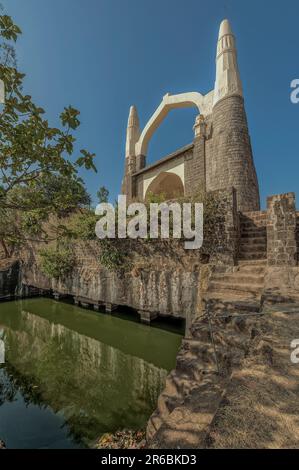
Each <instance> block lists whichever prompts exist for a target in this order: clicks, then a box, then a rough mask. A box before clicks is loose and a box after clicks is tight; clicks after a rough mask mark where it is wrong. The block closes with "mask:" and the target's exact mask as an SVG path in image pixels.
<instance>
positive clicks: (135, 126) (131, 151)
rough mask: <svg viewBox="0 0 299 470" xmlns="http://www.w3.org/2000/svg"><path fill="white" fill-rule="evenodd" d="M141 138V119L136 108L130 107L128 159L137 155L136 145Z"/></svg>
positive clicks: (127, 141) (127, 144)
mask: <svg viewBox="0 0 299 470" xmlns="http://www.w3.org/2000/svg"><path fill="white" fill-rule="evenodd" d="M139 136H140V128H139V117H138V113H137V108H136V106H134V105H133V106H131V107H130V112H129V119H128V127H127V139H126V157H131V156H133V155H135V145H136V143H137V141H138V139H139Z"/></svg>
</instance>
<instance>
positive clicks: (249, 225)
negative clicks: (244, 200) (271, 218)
mask: <svg viewBox="0 0 299 470" xmlns="http://www.w3.org/2000/svg"><path fill="white" fill-rule="evenodd" d="M240 229H241V231H242V230H243V231H250V230H264V231H266V230H267V227H266V225H265V224H263V223H262V222H260V223H257V222H256V223H254V222H242V223H241V225H240Z"/></svg>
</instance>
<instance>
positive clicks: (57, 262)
mask: <svg viewBox="0 0 299 470" xmlns="http://www.w3.org/2000/svg"><path fill="white" fill-rule="evenodd" d="M39 254H40V258H41V263H40V268H41V271H42V272H43V273H44V274H45V275H46V276H48V277H50V278H54V279H59V278H63V277H65V276H67V275H68V274H69V273H70V272H71V271H72V269H73V266H74V255H73V253H72V250H71V249H70V248H65V247H63V248H57V249H55V248H46V249H44V250H41V251H40V253H39Z"/></svg>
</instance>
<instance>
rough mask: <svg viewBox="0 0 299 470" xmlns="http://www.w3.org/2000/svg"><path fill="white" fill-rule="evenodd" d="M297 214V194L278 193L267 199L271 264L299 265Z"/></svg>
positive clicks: (268, 242)
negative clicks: (298, 261)
mask: <svg viewBox="0 0 299 470" xmlns="http://www.w3.org/2000/svg"><path fill="white" fill-rule="evenodd" d="M296 224H297V214H296V204H295V194H294V193H287V194H278V195H276V196H271V197H269V198H268V200H267V258H268V265H269V266H290V267H292V266H296V265H297V253H298V248H297V240H296V234H297V225H296Z"/></svg>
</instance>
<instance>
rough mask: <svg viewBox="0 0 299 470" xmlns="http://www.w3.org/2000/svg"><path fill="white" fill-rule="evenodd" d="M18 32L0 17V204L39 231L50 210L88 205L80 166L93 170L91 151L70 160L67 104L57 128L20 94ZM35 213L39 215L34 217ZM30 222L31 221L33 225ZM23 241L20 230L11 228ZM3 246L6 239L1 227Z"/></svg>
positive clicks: (74, 120)
mask: <svg viewBox="0 0 299 470" xmlns="http://www.w3.org/2000/svg"><path fill="white" fill-rule="evenodd" d="M20 34H21V30H20V28H19V27H18V26H17V25H15V24H14V23H13V20H12V19H11V17H9V16H7V15H0V79H1V80H2V81H3V82H4V85H5V97H6V99H5V104H4V106H3V110H2V112H1V113H0V169H1V173H0V208H1V211H2V214H3V211H6V213H7V214H6V215H5V217H4V218H3V219H2V220H1V221H0V225H3V224H4V222H3V221H5V220H6V218H7V217H9V215H8V213H9V212H13V213H14V214H15V216H14V217H15V219H17V218H18V217H17V215H16V214H17V212H20V211H22V212H23V213H24V212H28V213H29V214H28V215H27V216H24V220H23V226H24V227H27V228H29V229H30V231H31V232H32V231H33V232H35V233H38V232H39V228H38V227H36V228H34V227H33V226H34V225H36V226H38V225H40V223H41V222H42V221H44V220H45V218H46V217H47V216H48V215H49V214H50V213H57V214H58V215H59V216H64V215H65V214H67V213H69V212H70V211H72V210H73V209H74V208H75V207H78V205H79V206H80V205H81V206H82V205H83V206H85V205H89V204H90V197H89V196H88V195H87V193H86V190H85V188H84V186H83V182H82V180H81V179H80V178H79V177H78V171H79V169H80V167H84V168H85V169H88V170H89V169H92V170H94V171H96V168H95V165H94V156H95V155H94V154H92V153H90V152H88V151H87V150H85V149H82V150H81V151H80V155H77V157H76V158H75V159H74V158H73V154H74V144H75V140H76V139H75V136H74V131H76V129H77V128H78V127H79V125H80V120H79V114H80V112H79V111H78V110H76V109H75V108H73V107H72V106H68V107H65V108H64V110H63V111H62V113H61V114H60V127H59V128H58V127H57V128H56V127H51V126H50V124H49V122H48V120H47V119H46V117H45V111H44V109H43V108H42V107H40V106H38V105H36V104H35V103H34V102H33V100H32V98H31V96H30V95H27V94H24V93H23V81H24V77H25V75H24V74H23V73H21V72H19V71H18V69H17V67H16V60H15V51H14V47H13V44H14V43H15V42H16V41H17V39H18V37H19V36H20ZM39 216H40V219H39ZM33 222H34V223H33ZM16 232H17V233H18V234H19V235H20V238H19V241H20V242H21V241H23V239H24V234H22V233H21V231H19V230H16ZM0 233H1V234H2V235H1V236H2V239H1V240H0V241H1V243H2V244H6V243H9V237H7V236H6V234H5V230H4V229H3V228H2V230H1V229H0Z"/></svg>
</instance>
